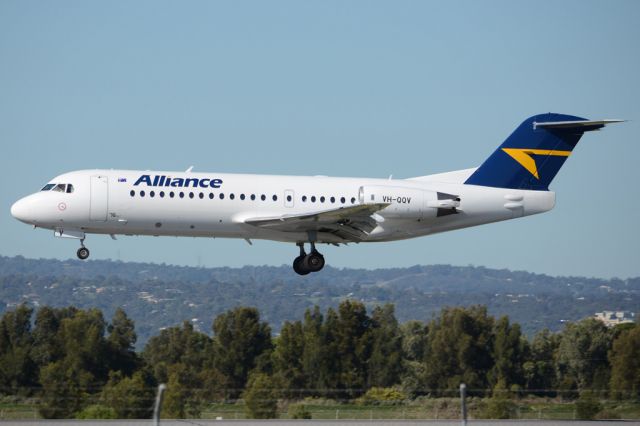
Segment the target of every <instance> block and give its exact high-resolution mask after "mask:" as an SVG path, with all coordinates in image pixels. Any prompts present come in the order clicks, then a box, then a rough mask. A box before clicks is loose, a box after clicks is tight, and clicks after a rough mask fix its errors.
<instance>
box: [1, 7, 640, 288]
mask: <svg viewBox="0 0 640 426" xmlns="http://www.w3.org/2000/svg"><path fill="white" fill-rule="evenodd" d="M639 22H640V2H638V1H616V2H605V1H582V0H581V1H561V2H558V1H546V2H545V1H543V2H513V1H503V2H497V1H496V2H490V1H487V2H477V1H469V2H465V1H454V2H428V1H415V2H414V1H399V2H395V1H394V2H392V1H388V2H376V1H348V2H345V1H336V2H333V1H317V2H308V1H306V2H305V1H290V2H279V1H255V2H250V1H232V2H231V1H230V2H224V3H223V2H214V1H189V2H175V1H166V2H163V1H135V2H129V1H115V2H98V1H84V0H83V1H57V2H32V1H24V0H20V1H8V0H4V1H2V2H0V144H1V145H0V146H2V155H1V156H0V166H1V167H0V173H1V174H2V175H1V179H0V186H1V188H0V189H1V190H0V197H1V198H0V199H1V203H0V205H1V207H2V208H1V210H0V230H1V231H2V238H1V239H0V254H3V255H16V254H21V255H24V256H28V257H56V258H74V257H75V251H76V249H77V245H78V243H77V241H68V240H59V239H55V238H54V237H53V235H52V232H49V231H43V230H32V229H30V228H29V227H28V226H26V225H24V224H21V223H19V222H17V221H16V220H14V219H13V218H12V217H11V216H10V213H9V208H10V206H11V203H12V202H13V201H15V200H16V199H18V198H19V197H22V196H24V195H27V194H29V193H31V192H34V191H36V190H38V189H39V188H40V187H41V186H42V184H43V183H45V182H46V181H47V180H49V179H51V178H52V177H53V176H55V175H57V174H60V173H63V172H65V171H70V170H76V169H83V168H130V169H165V170H166V169H169V170H184V169H186V168H187V167H189V166H191V165H193V166H195V170H198V171H221V172H257V173H273V174H291V175H295V174H311V175H315V174H324V175H332V176H372V177H387V176H388V175H390V174H393V175H394V177H396V178H401V177H411V176H419V175H425V174H430V173H436V172H442V171H448V170H455V169H462V168H467V167H473V166H477V165H479V164H480V163H481V162H482V161H483V160H484V159H485V158H486V157H487V156H488V155H489V154H490V153H491V152H492V151H493V150H494V149H495V148H496V147H497V146H498V144H500V143H501V142H502V141H503V140H504V138H505V137H506V136H508V135H509V133H510V132H511V131H512V130H513V129H514V128H515V127H516V126H517V125H518V124H519V123H520V122H521V121H522V120H523V119H525V118H527V117H528V116H530V115H533V114H537V113H542V112H548V111H553V112H559V113H566V114H574V115H579V116H583V117H587V118H593V119H597V118H624V119H628V120H632V121H630V122H628V123H624V124H621V125H617V126H611V127H608V128H607V129H605V130H604V131H602V132H599V133H597V132H596V133H593V134H588V135H586V136H585V137H584V138H583V139H582V141H581V142H580V145H579V146H578V148H577V149H576V151H574V154H573V155H572V156H571V158H570V159H569V160H568V161H567V163H566V164H565V166H564V168H563V169H562V170H561V172H560V173H559V175H558V176H557V178H556V180H555V181H554V182H553V184H552V189H554V190H556V191H557V193H558V203H557V206H556V209H555V210H553V211H552V212H550V213H547V214H544V215H539V216H534V217H529V218H525V219H521V220H515V221H510V222H503V223H499V224H493V225H485V226H483V227H478V228H473V229H469V230H461V231H455V232H451V233H446V234H441V235H437V236H432V237H427V238H421V239H415V240H410V241H403V242H394V243H383V244H369V245H364V244H361V245H359V246H350V247H341V248H325V249H324V253H325V255H326V257H327V261H328V263H329V264H331V265H333V266H338V267H342V266H354V267H364V268H374V267H396V266H409V265H414V264H433V263H451V264H456V265H467V264H473V265H484V266H488V267H498V268H511V269H524V270H528V271H532V272H540V273H549V274H554V275H588V276H597V277H612V276H619V277H629V276H638V275H640V262H639V261H638V260H639V259H638V258H639V255H638V254H639V253H640V243H639V237H640V225H639V223H638V217H639V213H638V212H639V211H640V197H639V195H640V194H639V192H640V191H638V185H637V182H638V171H637V169H638V166H637V162H638V159H639V158H640V141H639V140H638V139H639V138H638V131H639V129H640V128H639V124H638V123H639V122H640V121H639V118H640V88H639V87H640V86H639V83H640V24H639ZM87 245H88V246H89V248H90V249H91V251H92V258H94V259H104V258H112V259H121V260H126V261H151V262H166V263H172V264H184V265H205V266H241V265H245V264H251V265H261V264H270V265H280V264H284V263H286V264H289V263H290V262H291V260H292V259H293V257H294V256H295V254H296V250H297V249H296V248H295V246H293V245H291V244H282V243H272V242H260V241H257V242H255V244H254V245H253V246H252V247H249V246H248V245H247V244H246V243H245V242H244V241H242V240H220V239H216V240H209V239H198V240H196V239H191V238H182V239H176V238H152V237H121V238H120V239H119V240H118V241H112V240H111V239H110V238H109V237H104V236H90V237H89V238H88V239H87Z"/></svg>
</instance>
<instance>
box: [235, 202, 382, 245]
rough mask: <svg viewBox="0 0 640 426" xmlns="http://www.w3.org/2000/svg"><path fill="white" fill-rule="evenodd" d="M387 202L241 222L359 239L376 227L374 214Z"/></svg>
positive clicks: (279, 229)
mask: <svg viewBox="0 0 640 426" xmlns="http://www.w3.org/2000/svg"><path fill="white" fill-rule="evenodd" d="M388 205H389V204H388V203H376V204H361V205H357V206H350V207H339V208H337V209H331V210H323V211H319V212H314V213H305V214H297V215H282V216H278V217H262V218H249V219H245V220H244V223H246V224H247V225H252V226H256V227H258V228H263V229H271V230H274V231H281V232H313V231H315V232H326V233H331V234H333V235H336V236H338V237H340V238H342V239H343V240H345V241H362V240H363V239H364V238H366V236H367V235H369V233H370V232H371V231H373V230H374V229H375V228H376V226H378V220H377V219H376V218H375V217H374V215H375V213H376V212H378V211H380V210H382V209H384V208H385V207H387V206H388Z"/></svg>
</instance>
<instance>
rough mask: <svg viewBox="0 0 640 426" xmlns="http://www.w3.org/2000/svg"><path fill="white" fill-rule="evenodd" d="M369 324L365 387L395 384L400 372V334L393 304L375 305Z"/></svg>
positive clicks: (397, 381)
mask: <svg viewBox="0 0 640 426" xmlns="http://www.w3.org/2000/svg"><path fill="white" fill-rule="evenodd" d="M371 325H372V328H371V331H370V333H371V336H372V339H371V340H372V341H371V345H372V348H371V355H370V357H369V361H368V366H367V370H368V380H367V388H370V387H381V388H385V387H390V386H393V385H396V384H398V383H399V382H400V374H401V373H402V334H401V333H400V327H399V326H398V320H397V319H396V317H395V310H394V306H393V305H392V304H386V305H384V306H377V307H376V308H375V309H374V310H373V313H372V314H371Z"/></svg>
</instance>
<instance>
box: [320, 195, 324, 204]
mask: <svg viewBox="0 0 640 426" xmlns="http://www.w3.org/2000/svg"><path fill="white" fill-rule="evenodd" d="M320 202H321V203H324V195H323V196H322V197H320Z"/></svg>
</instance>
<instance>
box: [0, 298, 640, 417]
mask: <svg viewBox="0 0 640 426" xmlns="http://www.w3.org/2000/svg"><path fill="white" fill-rule="evenodd" d="M211 331H212V335H211V336H210V335H208V334H206V333H203V332H200V331H198V330H196V329H195V328H194V327H193V326H192V324H190V323H189V322H184V323H183V324H181V325H179V326H175V327H169V328H166V329H163V330H161V331H160V332H159V334H157V335H155V336H153V337H152V338H151V339H149V341H148V342H147V344H146V345H145V347H144V349H143V350H142V351H141V352H140V353H136V352H135V350H134V345H135V342H136V338H137V336H136V332H135V327H134V323H133V321H132V320H131V319H130V318H129V317H128V316H127V314H126V313H125V312H124V310H122V309H118V310H117V311H116V312H115V314H114V316H113V318H112V319H111V320H110V321H106V320H105V318H104V317H103V314H102V312H101V311H100V310H98V309H86V310H85V309H78V308H75V307H67V308H51V307H42V308H39V309H38V310H37V311H34V309H33V308H31V307H28V306H26V305H22V306H19V307H17V308H15V309H14V310H12V311H7V312H5V313H4V314H3V315H2V317H1V318H0V393H2V394H4V395H15V396H24V397H36V398H38V400H39V401H40V403H39V410H40V413H41V415H42V416H43V417H46V418H67V417H82V416H83V415H91V414H87V413H90V412H91V410H94V411H95V410H104V411H106V416H113V417H118V418H145V417H149V416H150V414H151V408H152V405H153V399H154V394H155V387H156V386H157V385H158V384H159V383H166V384H167V394H166V397H165V404H164V412H165V415H166V416H168V417H186V416H197V415H198V413H199V412H200V410H202V408H203V407H204V406H205V405H206V404H209V403H211V402H213V401H233V400H236V399H238V398H243V399H244V400H245V403H246V404H247V406H248V407H249V408H251V409H252V410H253V411H252V414H253V415H254V416H257V417H272V416H273V414H274V413H275V407H274V404H275V402H273V401H275V400H277V399H280V400H289V401H296V400H300V399H303V398H307V397H322V398H330V399H335V400H355V399H358V398H360V399H362V398H371V397H372V395H373V396H375V395H377V397H378V398H396V399H397V398H402V399H409V398H415V397H418V396H424V395H427V396H434V397H438V396H448V395H453V394H454V393H455V392H457V389H458V386H459V385H460V383H465V384H466V385H467V389H468V392H469V393H470V394H471V395H477V396H486V397H502V396H504V395H507V394H508V395H510V396H515V397H517V396H522V395H528V394H533V395H545V396H560V397H562V398H577V397H579V396H580V395H583V394H585V393H587V392H597V393H599V394H600V395H602V396H607V397H610V398H620V399H622V398H633V399H637V398H639V397H640V327H639V326H638V325H636V324H626V325H620V326H617V327H614V328H607V327H606V326H605V325H604V324H603V323H601V322H599V321H597V320H595V319H585V320H583V321H580V322H576V323H570V324H568V325H567V326H566V327H565V328H564V330H563V331H561V332H559V333H552V332H550V331H548V330H544V331H541V332H539V333H538V334H536V335H535V336H534V337H533V338H531V339H527V338H526V336H524V335H523V334H522V332H521V329H520V326H519V325H518V324H517V323H511V322H510V321H509V318H508V317H506V316H505V317H501V318H494V317H492V316H490V315H489V314H488V313H487V309H486V307H483V306H473V307H469V308H462V307H450V308H444V309H442V310H441V311H440V313H439V315H437V316H435V317H434V318H433V319H431V320H430V321H428V322H420V321H408V322H405V323H402V324H400V323H399V322H398V321H397V319H396V316H395V312H394V306H393V305H391V304H386V305H382V306H376V307H374V308H373V309H372V310H371V311H370V312H368V311H367V309H366V307H365V305H364V304H362V303H360V302H358V301H354V300H345V301H343V302H341V303H340V304H339V306H338V307H337V309H333V308H329V309H327V310H326V312H321V310H320V309H319V308H318V307H315V308H313V309H308V310H307V311H306V312H305V313H304V317H303V318H301V319H300V320H297V321H291V322H285V323H284V324H283V326H282V327H281V331H280V334H279V335H278V336H272V333H271V327H270V326H269V324H267V323H266V322H265V321H262V320H261V319H260V314H259V312H258V310H257V309H256V308H251V307H237V308H234V309H231V310H229V311H227V312H224V313H223V314H221V315H218V316H217V317H215V318H214V319H213V323H212V327H211ZM380 395H382V396H380ZM269 401H271V403H270V402H269ZM94 415H95V413H94Z"/></svg>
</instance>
